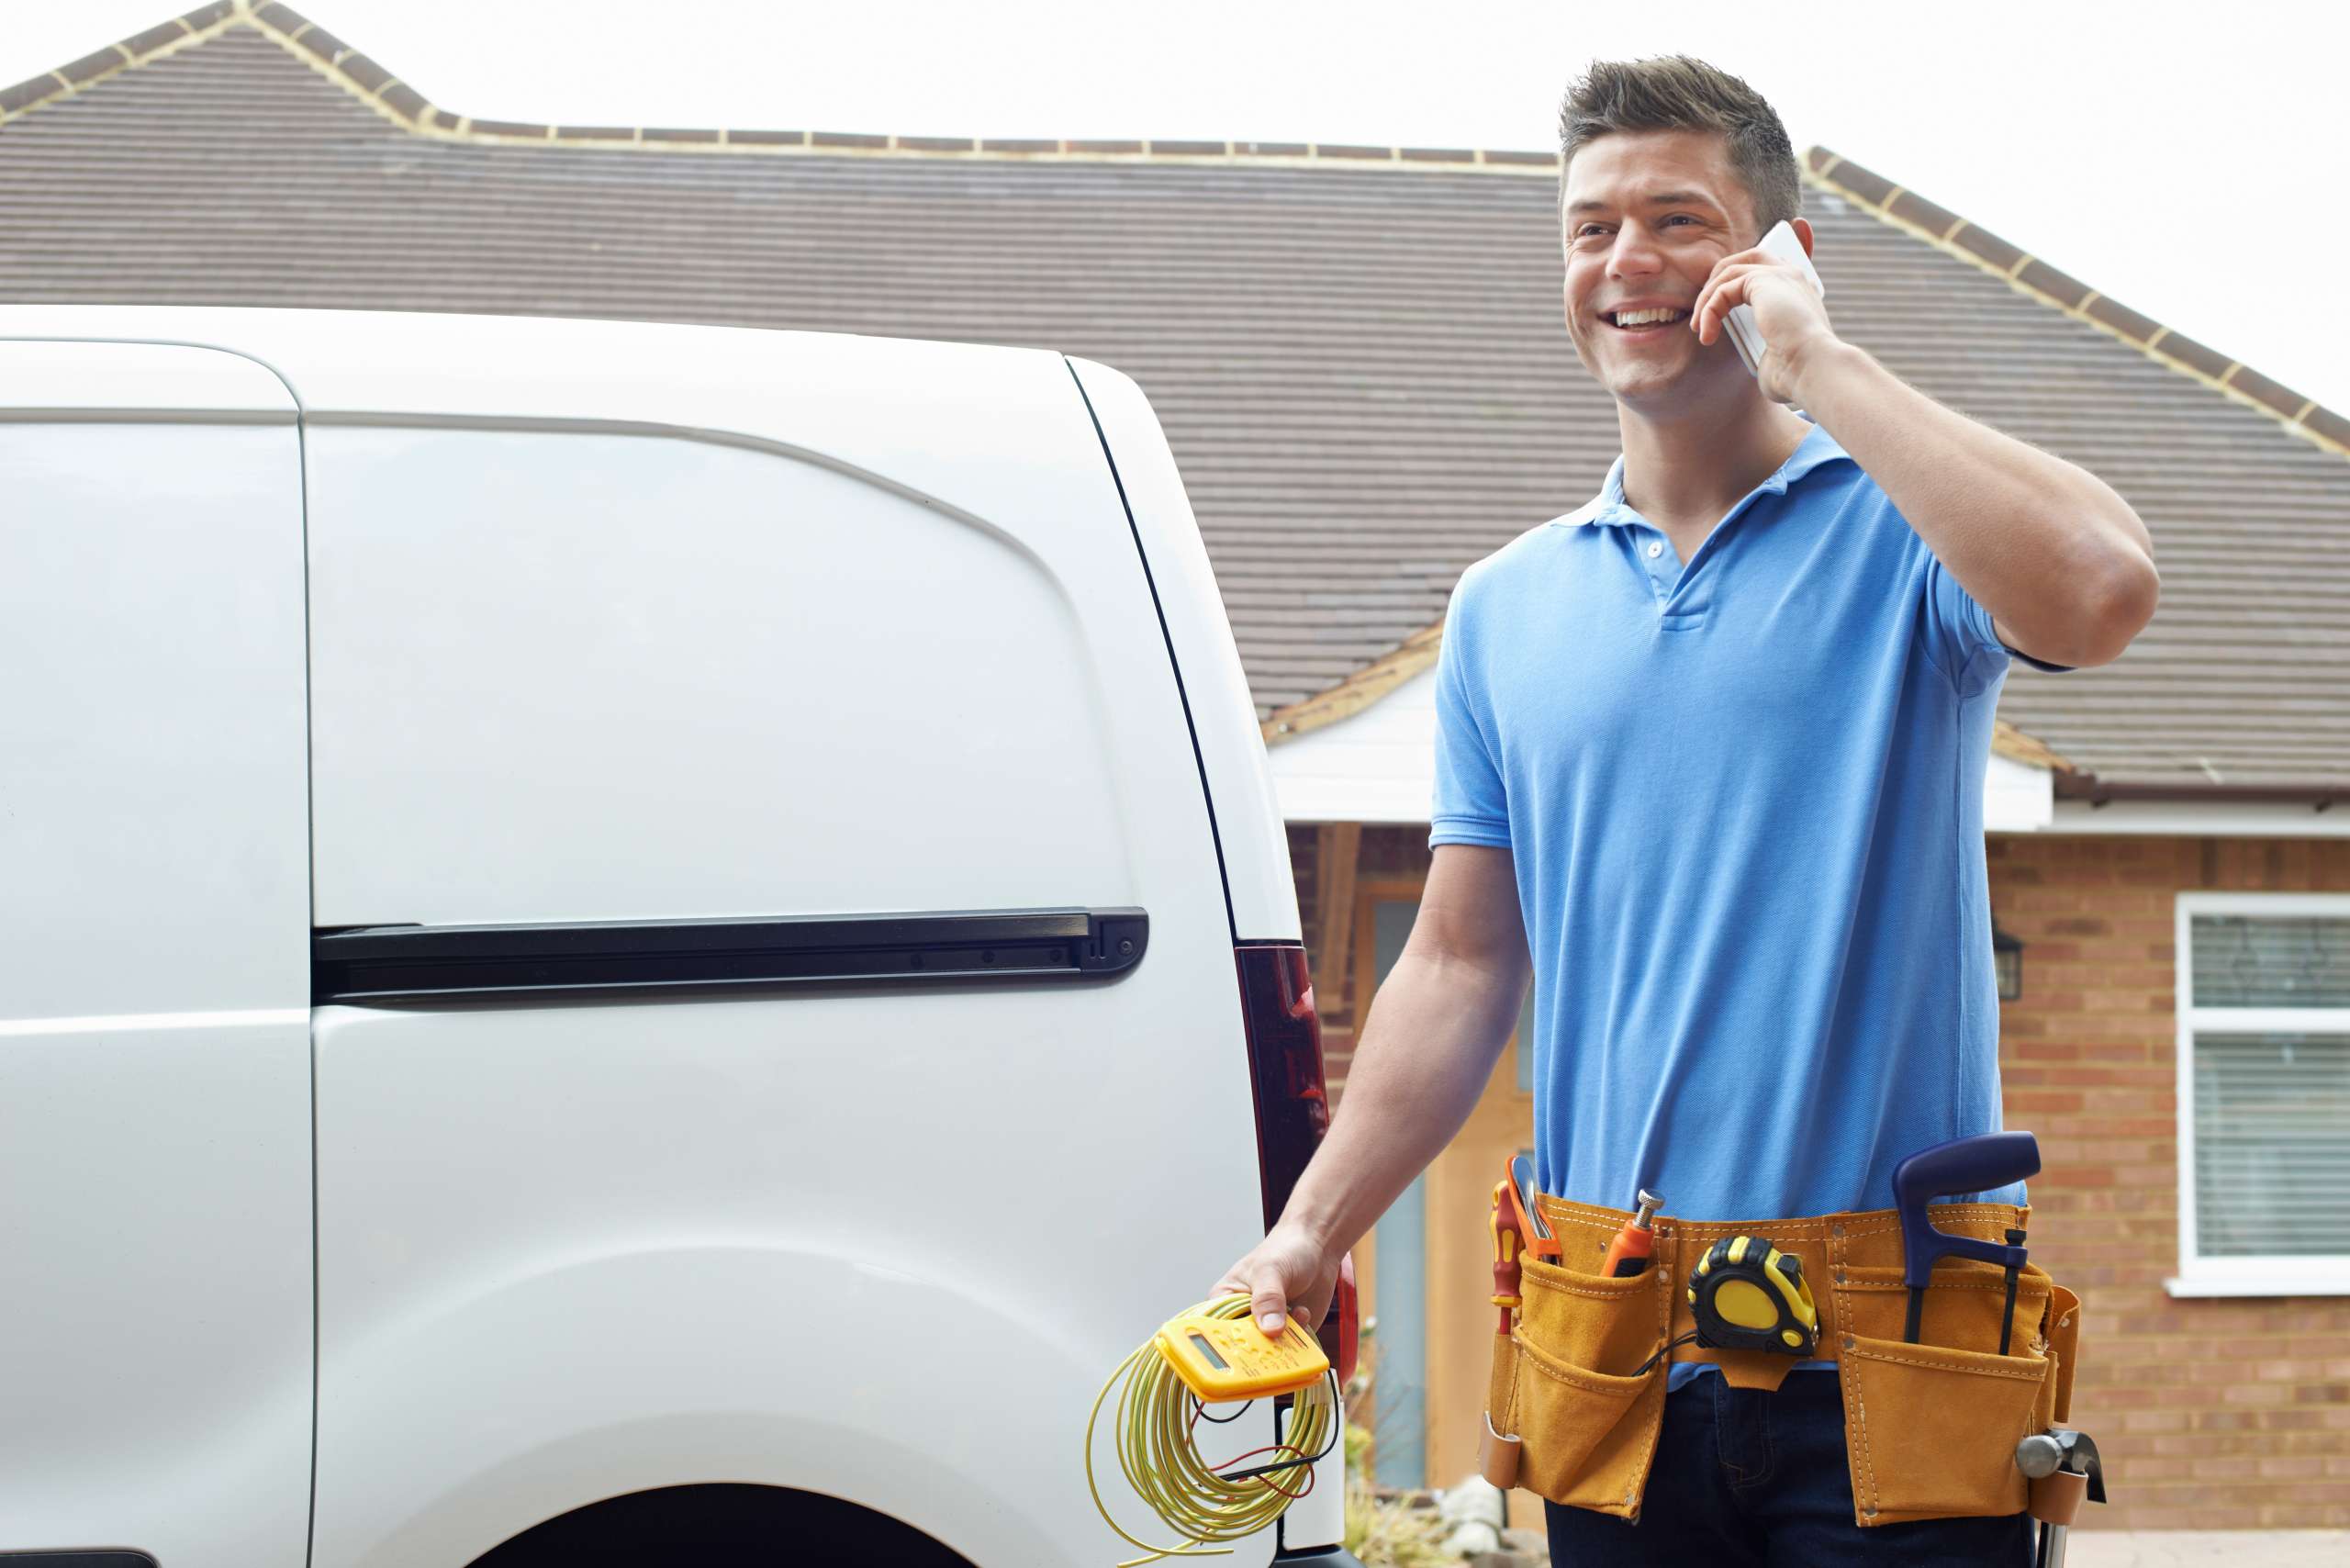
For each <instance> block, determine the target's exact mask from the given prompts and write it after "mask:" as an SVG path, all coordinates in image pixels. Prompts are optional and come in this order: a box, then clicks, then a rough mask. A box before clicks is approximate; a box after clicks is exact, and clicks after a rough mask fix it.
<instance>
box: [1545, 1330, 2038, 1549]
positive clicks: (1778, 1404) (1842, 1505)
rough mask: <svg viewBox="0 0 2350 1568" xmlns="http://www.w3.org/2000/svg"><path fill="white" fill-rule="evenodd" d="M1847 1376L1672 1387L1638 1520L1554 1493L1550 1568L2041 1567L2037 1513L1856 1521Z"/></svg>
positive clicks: (1706, 1380)
mask: <svg viewBox="0 0 2350 1568" xmlns="http://www.w3.org/2000/svg"><path fill="white" fill-rule="evenodd" d="M1837 1377H1838V1374H1837V1373H1836V1372H1832V1371H1824V1370H1823V1371H1817V1372H1789V1373H1788V1374H1787V1380H1786V1382H1785V1383H1781V1384H1780V1385H1779V1387H1778V1390H1777V1392H1775V1393H1770V1394H1766V1393H1764V1392H1762V1390H1761V1389H1755V1388H1732V1387H1730V1386H1729V1384H1728V1383H1726V1382H1724V1381H1723V1379H1722V1377H1721V1376H1720V1374H1719V1373H1717V1372H1708V1373H1707V1374H1705V1375H1704V1376H1702V1377H1698V1378H1695V1379H1693V1380H1692V1381H1691V1382H1690V1383H1689V1384H1688V1385H1687V1386H1686V1387H1684V1388H1683V1389H1682V1390H1681V1391H1680V1392H1678V1393H1676V1394H1667V1395H1666V1396H1665V1401H1664V1429H1663V1431H1662V1433H1661V1434H1660V1435H1659V1436H1658V1439H1657V1445H1656V1462H1655V1463H1654V1464H1653V1465H1651V1467H1650V1470H1649V1484H1648V1490H1647V1492H1646V1493H1644V1494H1643V1495H1642V1496H1641V1498H1640V1518H1639V1523H1638V1524H1630V1523H1627V1522H1626V1521H1625V1520H1623V1519H1619V1518H1617V1517H1616V1516H1615V1515H1613V1514H1599V1513H1594V1512H1593V1511H1592V1510H1590V1509H1589V1508H1568V1507H1561V1506H1560V1505H1558V1504H1556V1503H1546V1504H1545V1505H1544V1511H1545V1512H1546V1513H1547V1515H1548V1516H1549V1521H1550V1562H1551V1565H1552V1568H1640V1565H1641V1564H1648V1563H1655V1564H1665V1563H1672V1564H1676V1565H1677V1564H1684V1563H1702V1564H1704V1565H1705V1568H1737V1565H1739V1564H1746V1565H1749V1568H1845V1565H1846V1564H1849V1563H1856V1562H1872V1563H1881V1562H1897V1563H1901V1564H1903V1565H1904V1568H1945V1565H1946V1568H1986V1565H1988V1568H2031V1557H2032V1546H2033V1533H2032V1532H2033V1528H2034V1526H2033V1521H2032V1518H2031V1515H2029V1514H2014V1515H2010V1516H2009V1517H2007V1518H1975V1519H1913V1520H1911V1521H1909V1522H1908V1523H1907V1524H1897V1525H1875V1526H1872V1527H1871V1528H1869V1529H1862V1528H1861V1527H1860V1526H1859V1525H1857V1524H1855V1523H1854V1522H1853V1519H1852V1472H1851V1471H1850V1470H1848V1469H1847V1468H1846V1467H1845V1457H1844V1397H1843V1393H1842V1390H1841V1386H1840V1385H1839V1383H1838V1382H1837Z"/></svg>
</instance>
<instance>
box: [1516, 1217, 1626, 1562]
mask: <svg viewBox="0 0 2350 1568" xmlns="http://www.w3.org/2000/svg"><path fill="white" fill-rule="evenodd" d="M1520 1289H1521V1292H1522V1300H1523V1305H1522V1306H1521V1307H1520V1309H1519V1312H1518V1316H1517V1326H1516V1332H1515V1333H1514V1334H1513V1336H1512V1337H1511V1338H1509V1339H1506V1340H1498V1341H1497V1342H1496V1344H1495V1347H1494V1374H1495V1375H1494V1387H1493V1389H1492V1390H1491V1393H1492V1394H1493V1395H1494V1397H1495V1398H1496V1399H1497V1400H1498V1401H1499V1403H1498V1405H1497V1406H1495V1407H1494V1408H1491V1409H1489V1410H1488V1412H1487V1414H1488V1417H1489V1418H1490V1419H1491V1420H1492V1422H1493V1424H1494V1428H1495V1430H1497V1431H1499V1432H1502V1433H1505V1434H1512V1433H1514V1434H1515V1435H1516V1437H1517V1438H1518V1439H1520V1443H1521V1453H1520V1457H1519V1460H1518V1472H1517V1484H1519V1485H1521V1486H1523V1487H1525V1488H1527V1490H1528V1491H1530V1492H1533V1493H1534V1494H1535V1495H1538V1496H1542V1497H1547V1498H1549V1499H1550V1500H1551V1501H1553V1502H1557V1503H1565V1504H1572V1505H1574V1506H1581V1507H1586V1508H1595V1509H1598V1510H1599V1511H1601V1512H1604V1513H1612V1514H1616V1515H1618V1516H1621V1517H1625V1518H1631V1517H1635V1516H1637V1514H1638V1513H1639V1501H1640V1494H1641V1491H1642V1489H1643V1488H1644V1487H1645V1485H1646V1484H1647V1482H1648V1472H1649V1462H1650V1460H1651V1458H1652V1457H1653V1456H1654V1454H1655V1451H1656V1439H1657V1431H1658V1428H1659V1426H1660V1423H1661V1422H1662V1417H1663V1413H1664V1385H1665V1369H1666V1366H1667V1364H1668V1363H1667V1362H1666V1361H1665V1360H1664V1359H1662V1357H1660V1358H1658V1359H1657V1361H1656V1362H1655V1364H1654V1365H1653V1366H1651V1367H1650V1368H1649V1370H1648V1371H1647V1372H1639V1373H1638V1375H1635V1370H1636V1369H1637V1368H1639V1366H1640V1364H1641V1363H1642V1362H1644V1361H1648V1360H1649V1359H1650V1357H1651V1355H1652V1354H1653V1353H1654V1352H1655V1351H1656V1350H1658V1349H1659V1348H1660V1347H1661V1346H1662V1344H1663V1343H1664V1326H1665V1323H1666V1322H1667V1320H1668V1319H1667V1301H1666V1298H1665V1296H1664V1294H1663V1285H1662V1275H1661V1274H1660V1273H1659V1272H1658V1271H1656V1270H1653V1269H1651V1270H1650V1271H1646V1272H1644V1273H1640V1274H1635V1275H1631V1276H1628V1277H1625V1278H1618V1279H1609V1278H1605V1277H1603V1276H1601V1275H1598V1274H1583V1273H1578V1272H1576V1271H1572V1270H1570V1269H1561V1268H1560V1267H1558V1266H1557V1265H1555V1264H1551V1263H1545V1262H1540V1261H1538V1260H1534V1259H1531V1258H1528V1259H1526V1260H1523V1262H1522V1264H1521V1284H1520Z"/></svg>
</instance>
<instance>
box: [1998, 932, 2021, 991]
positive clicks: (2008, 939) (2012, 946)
mask: <svg viewBox="0 0 2350 1568" xmlns="http://www.w3.org/2000/svg"><path fill="white" fill-rule="evenodd" d="M1991 972H1992V973H1994V974H1996V975H1997V976H1998V977H1999V1000H2000V1001H2001V1002H2013V1001H2015V1000H2016V999H2017V998H2018V997H2020V996H2021V995H2022V994H2023V940H2022V938H2020V937H2017V936H2011V935H2009V934H2008V933H2006V932H2004V931H2002V930H2000V929H1999V928H1998V927H1997V925H1994V926H1992V927H1991Z"/></svg>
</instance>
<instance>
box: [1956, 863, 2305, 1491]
mask: <svg viewBox="0 0 2350 1568" xmlns="http://www.w3.org/2000/svg"><path fill="white" fill-rule="evenodd" d="M1988 853H1989V863H1990V872H1991V907H1992V910H1993V912H1994V913H1995V914H1996V915H1997V919H1998V923H1999V924H2000V927H2001V928H2002V929H2004V930H2007V931H2009V932H2012V933H2014V934H2015V935H2017V936H2019V937H2021V938H2022V939H2023V942H2024V945H2025V946H2024V955H2023V968H2024V981H2023V997H2022V999H2021V1000H2020V1001H2018V1002H2008V1003H2005V1004H2004V1005H2003V1006H2002V1007H2001V1009H2000V1039H1999V1058H2000V1078H2001V1083H2002V1086H2003V1088H2004V1089H2005V1091H2006V1097H2007V1099H2006V1109H2007V1125H2008V1126H2012V1127H2028V1128H2030V1129H2031V1131H2032V1132H2034V1133H2036V1134H2038V1135H2039V1137H2040V1148H2041V1157H2042V1161H2043V1162H2044V1169H2043V1170H2042V1174H2041V1175H2040V1176H2039V1177H2038V1178H2036V1179H2034V1181H2033V1182H2031V1194H2032V1224H2031V1243H2030V1246H2031V1250H2032V1255H2033V1257H2034V1259H2035V1260H2038V1261H2039V1262H2041V1263H2042V1265H2043V1266H2045V1267H2046V1268H2047V1269H2048V1270H2049V1271H2050V1272H2051V1273H2053V1274H2054V1275H2055V1276H2056V1277H2057V1278H2058V1279H2060V1280H2063V1281H2065V1282H2066V1283H2067V1284H2069V1285H2070V1286H2071V1287H2072V1288H2073V1289H2074V1290H2076V1291H2077V1292H2078V1293H2079V1294H2080V1295H2081V1298H2082V1321H2081V1365H2080V1373H2079V1380H2078V1383H2077V1384H2076V1387H2075V1390H2074V1394H2073V1417H2074V1420H2075V1423H2076V1425H2078V1426H2080V1427H2081V1428H2082V1429H2083V1430H2085V1431H2087V1432H2088V1433H2089V1434H2090V1435H2091V1436H2093V1437H2094V1438H2096V1439H2097V1441H2098V1451H2099V1452H2100V1453H2101V1454H2102V1455H2103V1456H2104V1457H2105V1459H2106V1461H2107V1463H2108V1465H2109V1469H2110V1471H2111V1473H2112V1482H2111V1491H2112V1494H2113V1501H2112V1503H2111V1505H2110V1506H2108V1507H2106V1508H2103V1509H2099V1510H2095V1511H2096V1512H2097V1513H2098V1516H2099V1517H2098V1519H2097V1521H2096V1522H2097V1524H2098V1526H2099V1527H2100V1528H2113V1529H2262V1528H2270V1527H2292V1528H2314V1527H2321V1526H2333V1527H2340V1526H2350V1298H2345V1297H2340V1296H2311V1297H2290V1296H2234V1297H2197V1298H2187V1299H2178V1300H2174V1299H2173V1298H2172V1297H2171V1296H2169V1295H2168V1294H2165V1292H2164V1290H2163V1281H2164V1280H2165V1279H2166V1278H2168V1277H2169V1276H2171V1275H2172V1274H2175V1273H2176V1272H2177V1268H2178V1146H2177V1132H2178V1123H2177V1113H2178V1096H2177V1081H2178V1079H2177V1015H2176V1014H2175V1012H2174V1008H2175V998H2174V994H2173V991H2172V986H2173V983H2174V981H2173V963H2174V959H2175V958H2176V952H2175V947H2176V940H2177V912H2176V904H2175V902H2174V901H2175V899H2176V896H2177V894H2179V893H2181V892H2187V891H2213V892H2220V891H2261V892H2329V891H2331V892H2338V891H2344V890H2350V840H2343V839H2175V838H2120V837H2113V838H2108V837H2095V838H2089V837H2078V838H2065V837H2048V838H2039V837H2027V836H2013V837H2009V836H1994V837H1992V838H1991V839H1990V840H1989V841H1988Z"/></svg>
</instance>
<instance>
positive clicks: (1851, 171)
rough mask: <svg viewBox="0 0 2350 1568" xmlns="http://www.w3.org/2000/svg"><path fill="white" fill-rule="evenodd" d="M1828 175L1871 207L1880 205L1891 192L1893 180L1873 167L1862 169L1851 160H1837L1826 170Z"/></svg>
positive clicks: (1883, 203)
mask: <svg viewBox="0 0 2350 1568" xmlns="http://www.w3.org/2000/svg"><path fill="white" fill-rule="evenodd" d="M1828 177H1829V178H1830V179H1833V180H1834V181H1835V182H1836V183H1837V184H1838V185H1841V186H1842V187H1843V188H1844V189H1846V190H1848V191H1850V192H1852V194H1853V195H1854V196H1858V197H1860V198H1861V199H1862V200H1863V201H1864V202H1866V203H1868V204H1869V205H1870V206H1871V207H1882V206H1884V205H1885V198H1886V197H1887V196H1891V195H1892V194H1893V189H1894V186H1893V182H1892V181H1891V180H1888V179H1886V177H1885V176H1884V175H1882V174H1878V173H1876V171H1874V169H1864V168H1863V167H1861V165H1859V164H1858V163H1855V162H1852V160H1850V159H1849V158H1848V159H1843V160H1841V161H1840V162H1837V163H1836V164H1835V165H1834V166H1833V167H1832V168H1830V170H1829V172H1828Z"/></svg>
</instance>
